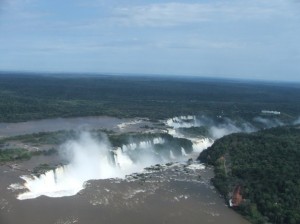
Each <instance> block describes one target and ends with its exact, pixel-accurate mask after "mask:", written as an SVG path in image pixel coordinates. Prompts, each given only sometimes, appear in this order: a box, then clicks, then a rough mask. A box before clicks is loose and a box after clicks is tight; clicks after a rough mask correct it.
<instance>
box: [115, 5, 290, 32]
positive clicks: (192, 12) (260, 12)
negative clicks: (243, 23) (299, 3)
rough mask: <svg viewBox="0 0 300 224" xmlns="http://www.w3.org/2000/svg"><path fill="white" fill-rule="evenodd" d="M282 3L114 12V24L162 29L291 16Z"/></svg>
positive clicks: (147, 7) (151, 7)
mask: <svg viewBox="0 0 300 224" xmlns="http://www.w3.org/2000/svg"><path fill="white" fill-rule="evenodd" d="M288 7H289V5H288V4H287V3H285V2H283V1H282V0H272V1H271V0H260V1H248V2H244V1H243V2H241V1H230V2H228V1H222V2H212V3H158V4H147V5H141V6H128V7H122V8H117V9H115V11H114V15H115V21H116V22H118V23H121V24H125V25H136V26H149V27H156V26H158V27H164V26H178V25H186V24H196V23H201V22H205V21H223V20H241V19H259V20H261V19H268V18H270V17H274V16H291V14H290V13H288V12H287V11H288V9H287V8H288Z"/></svg>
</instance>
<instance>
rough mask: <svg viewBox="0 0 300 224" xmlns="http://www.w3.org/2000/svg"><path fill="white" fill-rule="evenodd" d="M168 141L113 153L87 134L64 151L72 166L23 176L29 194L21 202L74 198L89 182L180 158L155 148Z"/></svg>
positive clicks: (130, 146)
mask: <svg viewBox="0 0 300 224" xmlns="http://www.w3.org/2000/svg"><path fill="white" fill-rule="evenodd" d="M164 142H165V141H164V139H162V138H154V139H152V140H149V141H141V142H137V143H131V144H128V145H123V146H122V147H119V148H117V149H115V150H112V147H111V146H110V144H109V143H108V142H105V141H102V142H99V141H97V140H96V139H95V138H93V137H92V136H91V135H90V134H88V133H83V134H82V135H81V137H80V138H79V139H78V140H77V141H69V142H67V143H66V144H64V145H63V146H62V147H61V149H60V151H63V152H65V153H64V156H66V158H68V159H69V160H70V163H69V164H68V165H66V166H61V167H58V168H57V169H55V170H50V171H48V172H46V173H45V174H42V175H40V176H39V177H37V176H32V175H30V176H22V177H21V178H22V179H23V180H24V181H25V183H24V186H23V187H25V189H27V191H26V192H24V193H21V194H20V195H18V199H20V200H24V199H33V198H37V197H39V196H41V195H45V196H48V197H64V196H72V195H75V194H77V193H78V192H79V191H80V190H82V189H83V188H84V183H85V182H86V181H88V180H92V179H107V178H124V177H125V176H126V175H128V174H131V173H134V172H141V171H143V169H144V168H145V167H149V166H151V165H155V164H157V163H165V162H169V161H174V160H176V159H179V158H176V157H175V155H174V154H173V152H172V151H171V150H170V155H169V158H165V157H163V156H160V155H158V154H157V153H156V152H155V150H154V148H153V146H154V145H155V144H163V143H164ZM132 150H137V151H136V152H135V159H133V158H131V157H130V151H132ZM136 157H138V158H136ZM14 186H15V185H14ZM11 187H13V185H11ZM19 187H20V186H19Z"/></svg>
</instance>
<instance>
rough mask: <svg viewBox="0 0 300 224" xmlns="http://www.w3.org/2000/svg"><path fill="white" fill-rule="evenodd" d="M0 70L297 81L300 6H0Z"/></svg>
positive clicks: (201, 0)
mask: <svg viewBox="0 0 300 224" xmlns="http://www.w3.org/2000/svg"><path fill="white" fill-rule="evenodd" d="M0 71H35V72H71V73H72V72H76V73H84V72H86V73H116V74H119V73H133V74H163V75H199V76H205V77H225V78H242V79H264V80H284V81H300V0H230V1H227V0H198V1H192V0H185V1H169V0H160V1H157V0H0Z"/></svg>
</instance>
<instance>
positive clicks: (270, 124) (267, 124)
mask: <svg viewBox="0 0 300 224" xmlns="http://www.w3.org/2000/svg"><path fill="white" fill-rule="evenodd" d="M253 121H255V122H258V123H260V124H262V125H263V126H264V128H274V127H277V126H282V125H284V123H283V122H281V121H280V120H278V119H276V118H272V119H268V118H263V117H255V118H253Z"/></svg>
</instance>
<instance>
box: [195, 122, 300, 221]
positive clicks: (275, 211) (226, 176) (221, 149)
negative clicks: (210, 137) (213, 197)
mask: <svg viewBox="0 0 300 224" xmlns="http://www.w3.org/2000/svg"><path fill="white" fill-rule="evenodd" d="M198 159H199V160H201V161H202V162H205V163H207V164H210V165H214V167H215V177H214V178H213V180H212V181H213V184H214V185H215V187H216V188H217V189H218V190H219V192H220V193H221V194H222V195H223V196H224V197H225V199H226V200H227V201H228V203H229V204H230V205H231V206H232V207H233V208H234V209H235V210H237V211H238V212H240V213H241V214H242V215H244V216H246V217H247V218H248V219H249V220H250V221H252V222H253V223H287V224H288V223H291V224H293V223H300V200H299V199H300V163H299V160H300V127H299V126H285V127H277V128H272V129H268V130H263V131H259V132H256V133H251V134H245V133H239V134H232V135H229V136H226V137H223V138H221V139H219V140H217V141H216V142H215V143H214V145H212V146H211V147H210V148H208V149H206V150H205V151H203V152H202V153H201V154H200V156H199V158H198Z"/></svg>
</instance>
